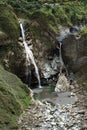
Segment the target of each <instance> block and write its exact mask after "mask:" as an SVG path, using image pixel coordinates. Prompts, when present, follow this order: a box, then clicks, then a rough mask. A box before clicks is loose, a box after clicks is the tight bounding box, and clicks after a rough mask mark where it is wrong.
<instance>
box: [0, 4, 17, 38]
mask: <svg viewBox="0 0 87 130" xmlns="http://www.w3.org/2000/svg"><path fill="white" fill-rule="evenodd" d="M0 31H2V32H4V33H5V34H6V36H7V37H8V39H11V40H17V38H18V36H19V25H18V19H17V17H16V15H15V14H14V12H13V9H12V7H11V6H9V5H7V4H0Z"/></svg>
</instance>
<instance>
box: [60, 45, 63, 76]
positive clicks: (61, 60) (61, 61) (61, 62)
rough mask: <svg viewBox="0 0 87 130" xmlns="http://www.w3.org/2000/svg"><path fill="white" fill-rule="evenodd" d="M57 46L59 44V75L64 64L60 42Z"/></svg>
mask: <svg viewBox="0 0 87 130" xmlns="http://www.w3.org/2000/svg"><path fill="white" fill-rule="evenodd" d="M59 44H60V48H59V59H60V64H61V67H60V74H61V73H62V67H63V66H64V63H63V59H62V52H61V46H62V42H59Z"/></svg>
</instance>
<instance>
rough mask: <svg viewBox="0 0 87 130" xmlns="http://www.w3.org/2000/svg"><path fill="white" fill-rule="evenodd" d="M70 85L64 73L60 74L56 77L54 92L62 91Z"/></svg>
mask: <svg viewBox="0 0 87 130" xmlns="http://www.w3.org/2000/svg"><path fill="white" fill-rule="evenodd" d="M69 88H70V85H69V82H68V80H67V78H66V76H65V75H64V74H61V75H60V76H59V78H58V81H57V84H56V87H55V92H64V91H67V90H69Z"/></svg>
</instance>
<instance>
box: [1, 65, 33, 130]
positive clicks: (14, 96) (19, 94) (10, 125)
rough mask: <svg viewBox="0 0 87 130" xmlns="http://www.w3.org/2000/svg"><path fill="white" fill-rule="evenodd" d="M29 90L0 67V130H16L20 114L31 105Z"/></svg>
mask: <svg viewBox="0 0 87 130" xmlns="http://www.w3.org/2000/svg"><path fill="white" fill-rule="evenodd" d="M29 94H30V90H29V89H28V88H27V86H26V85H24V84H23V83H22V82H21V80H20V79H19V78H17V76H15V75H13V74H11V73H9V72H7V71H6V70H4V69H3V68H2V67H1V66H0V129H3V130H16V129H17V119H18V116H19V115H20V113H21V112H22V111H23V110H24V109H25V108H26V107H27V106H28V105H29V104H30V103H31V99H30V97H29Z"/></svg>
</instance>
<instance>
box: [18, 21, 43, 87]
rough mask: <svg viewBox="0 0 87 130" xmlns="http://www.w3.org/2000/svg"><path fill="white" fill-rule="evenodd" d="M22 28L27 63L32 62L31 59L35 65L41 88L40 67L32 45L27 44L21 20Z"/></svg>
mask: <svg viewBox="0 0 87 130" xmlns="http://www.w3.org/2000/svg"><path fill="white" fill-rule="evenodd" d="M20 28H21V33H22V38H23V44H24V48H25V53H26V62H27V65H29V64H30V61H31V63H32V64H33V65H34V68H35V73H36V76H37V79H38V84H39V88H41V82H40V76H39V71H38V67H37V65H36V63H35V59H34V55H33V52H32V51H31V49H30V47H29V46H28V45H27V42H26V38H25V33H24V28H23V24H22V22H20Z"/></svg>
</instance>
